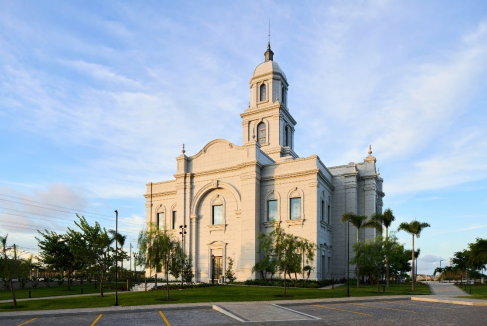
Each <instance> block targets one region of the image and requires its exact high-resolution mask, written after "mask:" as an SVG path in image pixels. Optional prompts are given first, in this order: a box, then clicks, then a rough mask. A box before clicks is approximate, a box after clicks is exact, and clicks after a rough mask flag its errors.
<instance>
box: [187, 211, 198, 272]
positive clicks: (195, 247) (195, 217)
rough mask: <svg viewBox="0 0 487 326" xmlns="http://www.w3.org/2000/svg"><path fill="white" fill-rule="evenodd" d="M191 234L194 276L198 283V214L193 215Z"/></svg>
mask: <svg viewBox="0 0 487 326" xmlns="http://www.w3.org/2000/svg"><path fill="white" fill-rule="evenodd" d="M189 234H190V236H191V247H190V251H191V257H192V258H193V274H194V279H195V281H198V268H197V266H198V243H197V240H198V238H197V234H198V214H191V226H190V232H189Z"/></svg>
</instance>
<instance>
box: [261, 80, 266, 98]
mask: <svg viewBox="0 0 487 326" xmlns="http://www.w3.org/2000/svg"><path fill="white" fill-rule="evenodd" d="M260 100H261V101H265V100H266V86H265V84H262V85H260Z"/></svg>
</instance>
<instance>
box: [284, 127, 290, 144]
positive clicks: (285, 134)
mask: <svg viewBox="0 0 487 326" xmlns="http://www.w3.org/2000/svg"><path fill="white" fill-rule="evenodd" d="M287 140H288V129H287V126H285V127H284V146H289V143H288V141H287Z"/></svg>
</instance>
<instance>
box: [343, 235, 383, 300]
mask: <svg viewBox="0 0 487 326" xmlns="http://www.w3.org/2000/svg"><path fill="white" fill-rule="evenodd" d="M353 246H354V249H355V251H356V252H358V253H359V254H358V255H355V257H353V258H352V259H351V260H350V263H351V264H360V266H361V268H362V269H363V272H365V273H367V272H369V273H370V274H372V275H375V277H376V279H377V293H380V282H379V281H380V273H381V271H382V270H383V269H384V268H385V246H384V243H383V242H382V237H381V236H378V237H376V238H375V240H374V241H371V240H367V241H366V242H365V243H363V244H361V243H360V242H357V243H356V244H354V245H353Z"/></svg>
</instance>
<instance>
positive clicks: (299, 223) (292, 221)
mask: <svg viewBox="0 0 487 326" xmlns="http://www.w3.org/2000/svg"><path fill="white" fill-rule="evenodd" d="M304 221H306V220H305V219H304V218H302V219H299V220H286V223H287V225H288V226H291V225H304Z"/></svg>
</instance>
